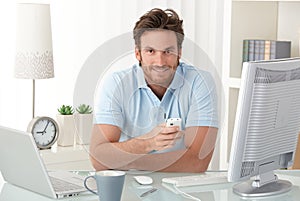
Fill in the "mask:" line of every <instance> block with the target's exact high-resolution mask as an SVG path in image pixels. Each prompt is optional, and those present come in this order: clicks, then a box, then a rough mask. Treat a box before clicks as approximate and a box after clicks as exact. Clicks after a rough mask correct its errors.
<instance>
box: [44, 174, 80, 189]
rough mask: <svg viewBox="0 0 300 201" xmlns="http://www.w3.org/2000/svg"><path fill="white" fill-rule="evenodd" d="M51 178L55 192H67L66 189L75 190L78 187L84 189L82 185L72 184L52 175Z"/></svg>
mask: <svg viewBox="0 0 300 201" xmlns="http://www.w3.org/2000/svg"><path fill="white" fill-rule="evenodd" d="M50 180H51V183H52V185H53V188H54V191H55V192H66V191H74V190H77V189H82V186H79V185H76V184H72V183H70V182H67V181H64V180H61V179H57V178H54V177H50Z"/></svg>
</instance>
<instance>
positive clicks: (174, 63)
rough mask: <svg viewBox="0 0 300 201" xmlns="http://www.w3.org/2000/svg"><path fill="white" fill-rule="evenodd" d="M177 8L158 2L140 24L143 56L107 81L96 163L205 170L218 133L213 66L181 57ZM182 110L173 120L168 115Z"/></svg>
mask: <svg viewBox="0 0 300 201" xmlns="http://www.w3.org/2000/svg"><path fill="white" fill-rule="evenodd" d="M182 22H183V21H182V20H180V19H179V17H178V15H177V13H176V12H175V11H173V10H171V9H167V10H165V11H163V10H161V9H157V8H155V9H152V10H151V11H149V12H148V13H146V14H145V15H143V16H142V17H141V18H140V20H139V21H138V22H136V25H135V28H134V40H135V45H136V47H135V56H136V59H137V60H138V62H139V63H138V64H137V65H134V66H133V67H132V68H130V69H126V70H123V71H120V72H115V73H113V74H111V75H109V76H107V77H106V78H105V80H103V81H102V84H101V86H100V87H99V88H98V89H97V91H96V92H95V93H96V99H95V106H94V110H95V125H94V128H93V133H92V137H91V144H90V157H91V162H92V164H93V166H94V168H95V169H96V170H102V169H123V170H128V169H138V170H149V171H172V172H203V171H206V170H207V167H208V165H209V162H210V160H211V157H212V153H213V149H214V144H215V141H216V135H217V127H218V120H217V97H216V89H215V85H214V82H213V80H212V78H211V76H210V74H209V73H207V72H205V71H201V70H199V69H196V68H195V67H193V66H189V65H186V64H184V63H181V62H179V60H180V57H181V53H182V42H183V38H184V32H183V28H182ZM172 117H173V118H181V119H182V125H181V127H182V130H181V131H180V130H179V127H178V126H171V127H166V124H165V119H166V118H172Z"/></svg>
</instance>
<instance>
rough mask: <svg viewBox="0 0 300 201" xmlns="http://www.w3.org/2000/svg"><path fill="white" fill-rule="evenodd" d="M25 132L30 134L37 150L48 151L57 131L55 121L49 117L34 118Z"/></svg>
mask: <svg viewBox="0 0 300 201" xmlns="http://www.w3.org/2000/svg"><path fill="white" fill-rule="evenodd" d="M27 132H30V133H32V135H33V138H34V141H35V143H36V145H37V147H38V148H40V149H49V148H51V146H52V145H53V144H54V143H55V142H56V140H57V137H58V134H59V129H58V124H57V123H56V121H55V120H54V119H52V118H50V117H45V116H43V117H35V118H33V119H32V120H31V121H30V123H29V125H28V127H27Z"/></svg>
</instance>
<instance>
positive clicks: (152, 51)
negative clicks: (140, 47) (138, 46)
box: [145, 49, 154, 54]
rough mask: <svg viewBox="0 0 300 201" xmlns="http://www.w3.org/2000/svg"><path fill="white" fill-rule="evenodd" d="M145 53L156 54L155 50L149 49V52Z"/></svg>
mask: <svg viewBox="0 0 300 201" xmlns="http://www.w3.org/2000/svg"><path fill="white" fill-rule="evenodd" d="M145 52H146V53H147V54H153V53H154V50H153V49H147V50H145Z"/></svg>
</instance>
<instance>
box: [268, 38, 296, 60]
mask: <svg viewBox="0 0 300 201" xmlns="http://www.w3.org/2000/svg"><path fill="white" fill-rule="evenodd" d="M289 57H291V41H271V47H270V59H282V58H289Z"/></svg>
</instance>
